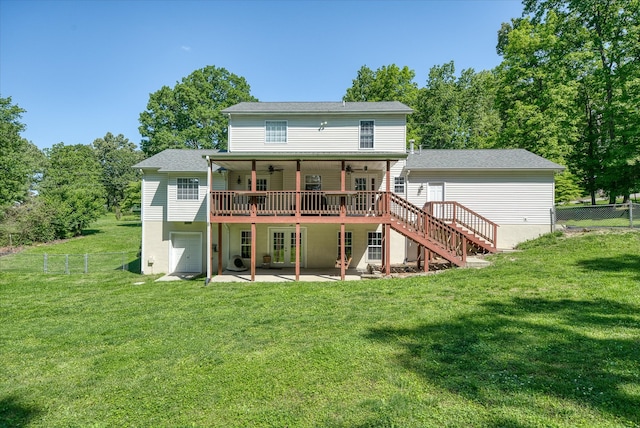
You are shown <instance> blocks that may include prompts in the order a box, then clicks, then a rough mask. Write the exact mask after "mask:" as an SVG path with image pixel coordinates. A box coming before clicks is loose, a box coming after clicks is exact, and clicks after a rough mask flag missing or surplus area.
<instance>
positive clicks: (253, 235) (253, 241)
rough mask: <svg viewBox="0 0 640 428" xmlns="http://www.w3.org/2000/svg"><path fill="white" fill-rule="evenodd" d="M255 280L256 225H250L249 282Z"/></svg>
mask: <svg viewBox="0 0 640 428" xmlns="http://www.w3.org/2000/svg"><path fill="white" fill-rule="evenodd" d="M254 172H255V170H254ZM255 280H256V224H255V223H251V281H255Z"/></svg>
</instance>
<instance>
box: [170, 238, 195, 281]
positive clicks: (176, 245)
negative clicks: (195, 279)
mask: <svg viewBox="0 0 640 428" xmlns="http://www.w3.org/2000/svg"><path fill="white" fill-rule="evenodd" d="M170 267H171V269H170V271H171V272H189V273H201V272H202V234H201V233H172V234H171V266H170Z"/></svg>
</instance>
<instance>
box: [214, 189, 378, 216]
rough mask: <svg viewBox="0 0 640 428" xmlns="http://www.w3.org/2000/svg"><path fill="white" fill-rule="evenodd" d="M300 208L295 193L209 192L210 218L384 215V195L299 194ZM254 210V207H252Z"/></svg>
mask: <svg viewBox="0 0 640 428" xmlns="http://www.w3.org/2000/svg"><path fill="white" fill-rule="evenodd" d="M299 193H300V207H299V209H297V208H298V207H297V205H296V200H297V193H296V191H287V190H282V191H262V192H261V191H257V192H246V191H231V190H225V191H212V192H211V214H212V215H214V216H229V215H234V216H235V215H237V216H248V215H251V214H252V212H253V210H254V209H255V214H256V215H261V216H262V215H264V216H279V215H296V214H300V215H320V216H323V215H333V216H337V215H340V213H341V207H343V206H344V209H345V214H346V215H352V216H367V215H375V216H380V215H383V213H384V207H383V201H384V198H383V195H384V193H385V192H376V191H371V192H365V191H362V192H339V191H335V192H332V191H326V192H322V191H300V192H299ZM254 207H255V208H254Z"/></svg>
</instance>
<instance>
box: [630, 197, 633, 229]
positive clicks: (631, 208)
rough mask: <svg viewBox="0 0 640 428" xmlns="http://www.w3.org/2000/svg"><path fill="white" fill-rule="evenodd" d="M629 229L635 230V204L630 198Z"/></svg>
mask: <svg viewBox="0 0 640 428" xmlns="http://www.w3.org/2000/svg"><path fill="white" fill-rule="evenodd" d="M629 227H630V228H631V229H633V203H632V202H631V198H629Z"/></svg>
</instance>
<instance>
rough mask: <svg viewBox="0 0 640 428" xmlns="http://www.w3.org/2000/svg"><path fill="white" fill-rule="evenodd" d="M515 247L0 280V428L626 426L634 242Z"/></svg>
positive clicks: (615, 238)
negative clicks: (397, 269)
mask: <svg viewBox="0 0 640 428" xmlns="http://www.w3.org/2000/svg"><path fill="white" fill-rule="evenodd" d="M129 230H132V231H134V232H136V233H137V232H138V231H139V229H137V228H130V229H129ZM93 236H99V234H94V235H93ZM93 236H88V237H85V238H82V239H83V240H85V242H89V240H90V239H92V238H93ZM523 247H524V248H525V249H524V250H523V251H522V252H517V253H509V254H500V255H497V256H495V258H494V259H493V260H494V265H493V266H492V267H489V268H485V269H482V270H461V269H458V270H452V271H448V272H444V273H441V274H437V275H433V276H429V277H415V278H410V279H394V280H377V281H359V282H345V283H342V282H335V283H230V284H216V285H213V284H212V285H209V286H207V287H205V286H204V285H203V281H201V280H198V281H186V282H179V283H166V282H165V283H154V282H153V279H154V278H147V277H141V276H139V275H135V274H132V273H129V272H121V271H118V270H115V271H113V272H109V273H96V274H88V275H82V274H78V275H42V274H17V273H0V325H1V326H2V328H1V329H0V338H1V342H0V343H1V345H2V346H1V347H0V426H37V427H68V426H79V427H80V426H82V427H84V426H96V427H102V426H104V427H107V426H109V427H111V426H136V427H138V426H149V427H151V426H153V427H156V426H219V427H254V426H258V427H261V426H262V427H285V426H289V427H319V426H322V427H432V426H433V427H459V426H477V427H517V428H524V427H527V428H528V427H553V426H567V427H575V426H585V427H591V426H598V427H606V426H611V427H627V426H639V425H640V233H637V232H629V231H628V232H624V233H622V232H617V233H605V232H592V233H587V234H584V235H582V236H573V237H565V236H562V235H559V234H558V235H549V236H546V237H543V238H541V239H540V240H537V241H535V242H532V243H528V244H527V245H525V246H523Z"/></svg>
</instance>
